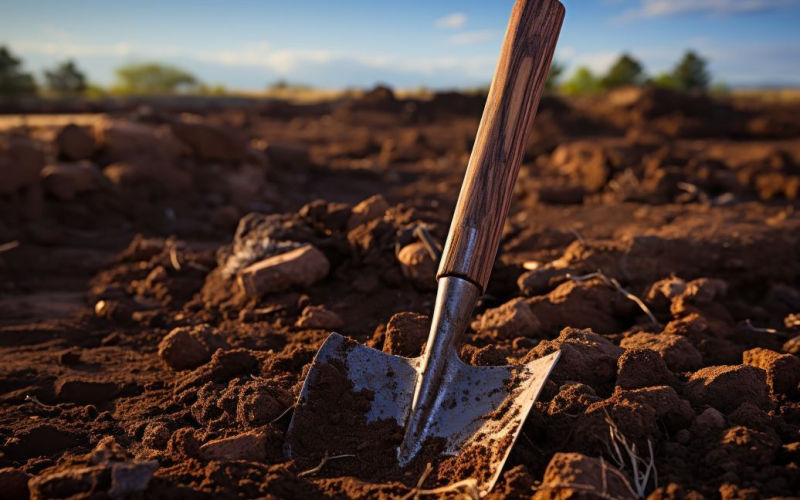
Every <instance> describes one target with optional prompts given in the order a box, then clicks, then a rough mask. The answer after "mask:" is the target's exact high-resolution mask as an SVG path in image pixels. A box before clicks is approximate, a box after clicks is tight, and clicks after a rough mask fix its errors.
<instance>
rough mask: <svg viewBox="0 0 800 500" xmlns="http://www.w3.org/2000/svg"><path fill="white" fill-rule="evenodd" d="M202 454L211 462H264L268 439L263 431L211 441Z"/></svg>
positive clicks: (203, 447)
mask: <svg viewBox="0 0 800 500" xmlns="http://www.w3.org/2000/svg"><path fill="white" fill-rule="evenodd" d="M200 452H201V453H202V454H203V456H204V457H205V458H207V459H209V460H251V461H263V460H264V459H265V458H266V457H267V451H266V438H265V435H264V432H263V431H260V430H253V431H250V432H246V433H244V434H238V435H236V436H231V437H228V438H221V439H215V440H213V441H209V442H208V443H205V444H204V445H202V446H201V447H200Z"/></svg>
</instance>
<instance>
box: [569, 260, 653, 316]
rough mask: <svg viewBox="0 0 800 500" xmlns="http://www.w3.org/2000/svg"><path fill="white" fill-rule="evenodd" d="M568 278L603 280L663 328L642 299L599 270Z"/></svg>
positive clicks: (574, 279)
mask: <svg viewBox="0 0 800 500" xmlns="http://www.w3.org/2000/svg"><path fill="white" fill-rule="evenodd" d="M567 278H569V279H571V280H572V281H587V280H590V279H592V278H600V279H601V280H603V282H604V283H605V284H606V285H608V286H610V287H612V288H616V290H617V291H618V292H619V293H621V294H622V295H624V296H625V298H626V299H628V300H632V301H633V302H635V303H636V305H638V306H639V308H640V309H641V310H642V311H644V313H645V314H646V315H647V317H648V318H650V321H651V322H652V323H653V324H654V325H656V326H661V323H659V322H658V320H657V319H656V317H655V315H653V313H652V311H650V308H649V307H647V304H645V303H644V301H642V299H640V298H639V297H637V296H636V295H634V294H632V293H631V292H629V291H627V290H625V289H624V288H622V285H620V284H619V281H617V280H616V278H609V277H608V276H606V275H605V274H603V271H600V270H599V269H598V270H597V272H594V273H589V274H586V275H584V276H573V275H571V274H567Z"/></svg>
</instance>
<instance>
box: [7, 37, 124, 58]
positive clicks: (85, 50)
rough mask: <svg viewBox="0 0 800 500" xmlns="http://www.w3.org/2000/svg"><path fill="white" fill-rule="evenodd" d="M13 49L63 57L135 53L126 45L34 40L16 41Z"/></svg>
mask: <svg viewBox="0 0 800 500" xmlns="http://www.w3.org/2000/svg"><path fill="white" fill-rule="evenodd" d="M11 47H12V48H13V49H14V51H15V52H20V53H23V54H42V55H50V56H62V57H93V56H115V57H125V56H128V55H130V54H132V53H133V51H134V46H133V45H131V44H129V43H125V42H120V43H113V44H91V43H81V42H68V41H59V42H39V41H33V40H14V41H12V42H11Z"/></svg>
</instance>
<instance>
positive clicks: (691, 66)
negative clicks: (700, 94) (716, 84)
mask: <svg viewBox="0 0 800 500" xmlns="http://www.w3.org/2000/svg"><path fill="white" fill-rule="evenodd" d="M672 77H673V78H674V79H675V83H676V85H677V87H678V88H679V89H681V90H702V89H706V88H708V84H709V82H711V75H710V74H709V72H708V62H707V61H706V60H705V59H704V58H702V57H700V56H699V55H698V54H697V53H696V52H694V51H693V50H690V51H688V52H686V54H684V55H683V59H681V61H680V62H679V63H678V64H677V66H675V69H674V70H672Z"/></svg>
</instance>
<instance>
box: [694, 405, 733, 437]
mask: <svg viewBox="0 0 800 500" xmlns="http://www.w3.org/2000/svg"><path fill="white" fill-rule="evenodd" d="M725 425H726V423H725V415H723V414H722V413H720V412H719V411H717V410H715V409H714V408H708V409H707V410H705V411H704V412H703V413H701V414H700V415H698V416H697V418H695V419H694V421H693V422H692V425H691V428H690V429H689V430H690V431H691V432H692V434H694V435H695V437H706V436H711V435H714V433H716V432H719V431H721V430H722V429H724V428H725Z"/></svg>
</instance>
